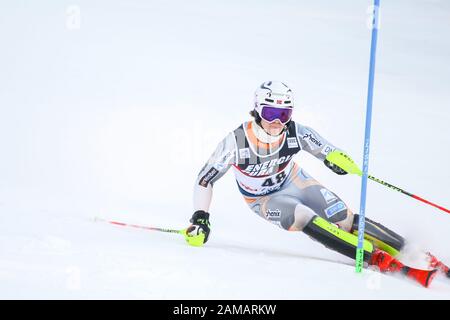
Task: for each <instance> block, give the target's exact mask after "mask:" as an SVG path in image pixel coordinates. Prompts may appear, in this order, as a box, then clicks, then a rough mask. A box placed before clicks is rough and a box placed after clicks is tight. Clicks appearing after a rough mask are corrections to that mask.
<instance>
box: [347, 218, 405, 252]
mask: <svg viewBox="0 0 450 320" xmlns="http://www.w3.org/2000/svg"><path fill="white" fill-rule="evenodd" d="M358 227H359V214H355V215H354V219H353V225H352V229H351V232H352V233H353V234H355V235H358ZM364 238H365V239H367V240H369V241H371V242H373V244H374V245H375V246H376V247H377V248H380V249H381V250H383V251H386V252H387V253H389V254H390V255H392V256H394V257H395V256H396V255H398V254H399V252H400V250H401V249H402V248H403V247H404V245H405V239H404V238H403V237H402V236H400V235H398V234H397V233H395V232H394V231H391V230H389V229H388V228H386V227H385V226H383V225H382V224H379V223H377V222H375V221H372V220H370V219H367V218H366V219H365V228H364Z"/></svg>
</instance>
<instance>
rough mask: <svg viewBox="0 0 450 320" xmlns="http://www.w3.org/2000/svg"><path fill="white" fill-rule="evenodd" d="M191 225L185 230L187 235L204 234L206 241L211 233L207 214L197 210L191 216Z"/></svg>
mask: <svg viewBox="0 0 450 320" xmlns="http://www.w3.org/2000/svg"><path fill="white" fill-rule="evenodd" d="M189 221H190V222H192V225H191V226H189V227H188V228H187V230H186V233H187V234H188V235H194V236H195V235H198V234H199V233H204V234H205V241H204V243H206V241H208V237H209V233H210V232H211V229H210V228H209V227H210V225H211V224H210V223H209V213H208V212H205V211H203V210H197V211H195V212H194V214H193V215H192V218H191V220H189Z"/></svg>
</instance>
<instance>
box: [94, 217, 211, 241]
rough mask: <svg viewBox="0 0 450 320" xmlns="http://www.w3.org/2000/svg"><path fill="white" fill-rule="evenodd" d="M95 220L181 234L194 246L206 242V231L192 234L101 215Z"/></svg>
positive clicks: (183, 230) (121, 225) (182, 230)
mask: <svg viewBox="0 0 450 320" xmlns="http://www.w3.org/2000/svg"><path fill="white" fill-rule="evenodd" d="M94 221H95V222H97V221H100V222H105V223H109V224H112V225H115V226H119V227H127V228H136V229H143V230H148V231H158V232H166V233H177V234H181V235H182V236H183V237H184V239H185V240H186V241H187V243H188V244H190V245H191V246H194V247H201V246H202V245H203V244H204V243H205V234H204V233H200V234H198V235H191V234H188V233H187V229H181V230H177V229H167V228H157V227H149V226H142V225H138V224H131V223H125V222H120V221H113V220H106V219H102V218H99V217H95V218H94Z"/></svg>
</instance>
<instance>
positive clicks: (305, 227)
mask: <svg viewBox="0 0 450 320" xmlns="http://www.w3.org/2000/svg"><path fill="white" fill-rule="evenodd" d="M293 108H294V99H293V94H292V90H291V89H290V88H289V87H288V86H287V85H285V84H284V83H282V82H276V81H268V82H264V83H263V84H261V86H260V87H258V88H257V90H256V92H255V105H254V109H253V110H252V111H251V112H250V114H251V116H252V117H253V118H254V119H253V120H252V121H248V122H244V123H243V124H241V125H240V126H239V127H238V128H237V129H235V130H234V131H232V132H230V133H229V134H228V135H227V136H226V137H225V138H224V139H223V140H222V141H221V142H220V143H219V145H218V146H217V148H216V150H215V152H214V153H213V154H212V156H211V157H210V159H209V160H208V161H207V163H206V164H205V166H204V167H203V168H202V169H201V171H200V173H199V175H198V177H197V180H196V183H195V187H194V211H195V212H194V214H193V216H192V218H191V220H190V222H191V223H192V224H191V225H190V226H189V227H188V228H187V231H186V236H187V237H186V239H187V240H188V242H190V241H189V239H190V238H192V239H197V240H196V244H194V242H192V243H191V244H194V245H202V244H203V243H205V242H206V241H207V240H208V237H209V233H210V222H209V213H208V211H209V206H210V203H211V198H212V189H213V184H214V183H215V182H216V181H217V180H218V179H220V178H221V177H222V176H223V175H224V174H225V173H226V172H227V170H228V169H229V168H230V167H232V168H233V171H234V174H235V178H236V181H237V185H238V188H239V191H240V192H241V193H242V195H243V197H244V199H245V201H246V202H247V204H248V206H249V207H250V209H251V210H252V211H254V212H255V213H256V214H258V215H259V216H261V217H262V218H264V219H266V220H268V221H270V222H272V223H274V224H276V225H278V226H280V227H281V228H283V229H285V230H289V231H302V232H303V233H305V234H306V235H308V236H309V237H311V238H312V239H314V240H316V241H319V242H320V243H322V244H324V245H325V246H326V247H328V248H329V249H332V250H335V251H337V252H339V253H341V254H343V255H345V256H347V257H350V258H353V259H354V258H355V255H356V247H357V243H358V239H357V232H358V222H359V215H358V214H354V213H353V212H352V211H351V210H350V209H349V208H348V207H347V205H346V204H345V203H344V202H343V201H342V200H341V199H340V198H339V196H338V195H336V194H335V193H333V192H332V191H330V190H329V189H327V188H326V187H325V186H323V185H321V184H320V183H319V182H318V181H316V180H315V179H314V178H313V177H312V176H311V175H309V174H308V173H307V172H306V171H305V170H304V169H302V168H300V167H299V166H298V164H297V163H295V162H294V161H293V157H294V155H295V154H297V153H298V152H299V151H301V150H304V151H306V152H309V153H310V154H312V155H313V156H314V157H316V158H317V159H318V160H320V161H322V162H323V163H324V164H325V165H326V166H327V167H328V168H330V169H331V170H332V171H333V172H334V173H336V174H339V175H345V174H347V172H346V171H345V170H343V169H342V168H341V167H339V166H337V165H336V164H334V163H333V162H332V161H330V159H332V158H333V156H336V155H338V156H341V157H344V158H345V159H347V160H348V161H352V160H351V158H350V157H349V156H348V155H346V154H345V153H344V152H343V151H342V150H340V149H338V148H337V147H335V146H334V145H333V144H332V143H331V142H329V141H327V140H325V139H324V138H323V137H321V136H320V135H319V134H318V133H317V132H316V131H314V130H313V129H312V128H309V127H307V126H304V125H302V124H299V123H297V122H294V121H293V120H292V119H291V115H292V110H293ZM199 237H200V239H198V238H199ZM404 246H405V239H404V238H403V237H401V236H400V235H398V234H397V233H395V232H393V231H391V230H389V229H388V228H386V227H385V226H383V225H381V224H379V223H377V222H374V221H372V220H370V219H366V225H365V243H364V261H365V262H366V263H367V264H368V265H373V266H376V267H378V268H379V269H380V271H382V272H396V271H401V272H403V273H404V274H406V275H407V276H408V277H410V278H413V279H415V280H417V281H418V282H420V283H421V284H422V285H424V286H426V287H427V286H428V285H429V283H430V282H431V280H432V278H433V277H434V275H435V272H436V271H437V269H439V270H441V271H443V272H445V273H446V274H447V276H449V271H448V268H447V267H446V266H445V265H443V264H442V263H440V262H439V261H438V260H437V259H436V258H435V257H433V256H431V255H430V267H431V268H437V269H433V270H419V269H414V268H409V267H407V266H405V265H403V264H402V263H401V262H400V261H398V260H397V259H395V258H394V257H395V256H398V255H399V253H400V252H401V251H402V249H403V248H404Z"/></svg>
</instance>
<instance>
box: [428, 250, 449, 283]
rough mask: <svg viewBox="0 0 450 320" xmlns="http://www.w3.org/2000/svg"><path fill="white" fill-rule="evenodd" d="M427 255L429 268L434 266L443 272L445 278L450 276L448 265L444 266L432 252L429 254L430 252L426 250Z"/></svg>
mask: <svg viewBox="0 0 450 320" xmlns="http://www.w3.org/2000/svg"><path fill="white" fill-rule="evenodd" d="M427 256H428V258H429V260H430V267H431V268H436V269H438V270H439V271H440V272H442V273H443V274H445V276H446V277H447V278H450V268H449V267H448V266H446V265H445V264H444V263H442V261H440V260H439V259H437V258H436V257H435V256H434V255H433V254H431V253H430V252H427Z"/></svg>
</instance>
